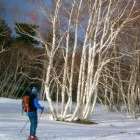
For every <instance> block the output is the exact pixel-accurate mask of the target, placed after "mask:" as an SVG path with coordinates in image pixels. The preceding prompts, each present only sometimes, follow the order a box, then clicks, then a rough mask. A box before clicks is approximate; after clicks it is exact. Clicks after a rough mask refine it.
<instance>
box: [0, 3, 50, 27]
mask: <svg viewBox="0 0 140 140" xmlns="http://www.w3.org/2000/svg"><path fill="white" fill-rule="evenodd" d="M44 3H45V4H48V5H49V4H50V2H49V0H44ZM39 8H40V7H39V4H38V0H0V9H1V10H0V16H2V17H3V18H4V19H5V21H6V23H8V25H9V26H10V27H11V28H14V23H15V22H28V23H32V24H38V25H40V26H42V25H43V26H44V25H45V23H44V22H45V18H44V17H43V16H42V15H43V14H42V13H41V12H40V11H41V10H40V9H39Z"/></svg>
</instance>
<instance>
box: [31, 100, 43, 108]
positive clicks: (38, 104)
mask: <svg viewBox="0 0 140 140" xmlns="http://www.w3.org/2000/svg"><path fill="white" fill-rule="evenodd" d="M33 103H34V106H35V107H36V109H40V110H43V107H42V106H41V104H40V103H39V100H38V98H35V99H34V101H33Z"/></svg>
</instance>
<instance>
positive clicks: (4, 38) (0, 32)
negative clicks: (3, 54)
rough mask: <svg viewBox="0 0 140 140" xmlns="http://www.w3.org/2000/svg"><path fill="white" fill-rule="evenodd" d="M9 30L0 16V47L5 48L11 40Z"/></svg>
mask: <svg viewBox="0 0 140 140" xmlns="http://www.w3.org/2000/svg"><path fill="white" fill-rule="evenodd" d="M11 39H12V37H11V30H10V28H9V27H8V25H7V24H6V23H5V21H4V20H3V19H1V18H0V48H5V47H7V46H8V45H9V43H10V41H11Z"/></svg>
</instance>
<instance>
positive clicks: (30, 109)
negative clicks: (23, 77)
mask: <svg viewBox="0 0 140 140" xmlns="http://www.w3.org/2000/svg"><path fill="white" fill-rule="evenodd" d="M37 95H38V90H37V88H36V87H35V86H33V87H32V88H29V89H28V90H27V91H26V92H25V94H24V96H23V110H24V111H25V112H26V113H27V115H28V117H29V121H30V136H29V137H28V140H37V137H36V129H37V125H38V114H37V110H38V109H40V110H41V113H42V112H43V110H44V107H43V106H41V105H40V103H39V100H38V97H37Z"/></svg>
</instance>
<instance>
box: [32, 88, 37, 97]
mask: <svg viewBox="0 0 140 140" xmlns="http://www.w3.org/2000/svg"><path fill="white" fill-rule="evenodd" d="M32 94H34V95H36V96H37V94H38V90H37V88H36V87H33V88H32Z"/></svg>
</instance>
